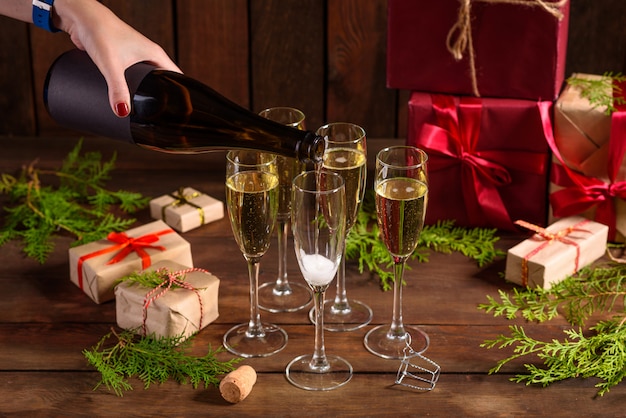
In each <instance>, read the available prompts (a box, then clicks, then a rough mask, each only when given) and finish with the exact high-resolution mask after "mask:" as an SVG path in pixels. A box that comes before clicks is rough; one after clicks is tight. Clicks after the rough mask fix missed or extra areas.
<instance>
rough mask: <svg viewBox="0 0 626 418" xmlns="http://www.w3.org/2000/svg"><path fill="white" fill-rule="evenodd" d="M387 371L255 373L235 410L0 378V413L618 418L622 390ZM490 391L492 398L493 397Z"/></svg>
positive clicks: (160, 391)
mask: <svg viewBox="0 0 626 418" xmlns="http://www.w3.org/2000/svg"><path fill="white" fill-rule="evenodd" d="M394 379H395V373H384V374H365V375H361V374H356V375H355V376H354V377H353V379H352V381H350V382H348V384H346V385H345V386H343V387H341V388H339V389H336V390H332V391H327V392H310V391H304V390H302V389H298V388H296V387H294V386H292V385H290V384H289V383H288V382H287V381H286V379H285V377H284V375H283V374H282V373H265V374H260V375H259V376H258V378H257V383H256V385H255V386H254V388H253V390H252V392H251V394H250V395H249V396H248V397H247V398H246V399H245V400H244V401H242V402H240V403H238V404H229V403H227V402H226V401H224V400H223V399H222V398H221V396H220V394H219V390H218V389H217V388H216V387H213V386H210V387H209V388H206V389H204V388H198V389H195V390H194V389H193V388H192V386H191V385H190V384H186V385H179V384H178V383H175V382H171V381H169V382H167V383H165V384H162V385H159V384H154V385H152V386H150V388H148V389H144V388H143V385H142V383H141V382H139V381H137V380H134V379H133V380H131V383H132V385H133V387H134V388H135V389H134V390H133V391H131V392H126V393H125V394H124V396H123V397H118V396H115V395H114V394H113V392H110V391H108V390H107V389H106V388H105V387H100V388H98V389H96V390H94V389H93V388H94V386H95V384H96V383H97V381H98V376H97V373H95V372H94V373H85V372H73V373H68V372H38V371H33V372H32V373H20V372H1V373H0V400H1V401H2V407H1V408H2V409H1V410H2V412H3V413H5V414H8V415H9V416H12V415H24V414H26V415H28V416H29V417H49V416H85V415H87V416H98V417H109V416H110V417H113V416H119V414H120V413H122V411H123V414H124V415H125V416H204V415H206V416H220V417H259V416H270V417H271V416H280V417H286V418H288V417H293V418H300V417H303V416H337V417H358V418H361V417H365V416H367V417H371V416H394V417H400V416H407V417H408V416H422V415H429V416H437V417H483V416H489V417H518V416H537V417H540V416H541V417H545V416H549V417H567V416H572V415H574V416H584V417H619V416H623V401H620V400H623V399H624V397H625V396H626V387H616V388H614V389H612V390H611V392H610V393H609V394H608V395H606V396H604V397H603V398H599V399H594V396H593V395H594V394H595V391H596V390H595V388H594V387H593V385H594V384H595V383H597V380H595V379H589V380H586V381H566V382H563V383H561V384H558V385H554V386H551V387H548V388H540V387H525V386H524V385H522V384H516V383H513V382H510V381H508V379H509V376H506V375H499V376H498V375H497V376H485V375H483V374H480V375H471V374H470V375H465V374H463V375H444V376H441V378H440V380H439V383H438V384H437V386H436V388H435V390H433V391H431V392H421V391H412V390H410V389H408V388H406V387H403V386H399V385H394V384H393V383H394ZM494 392H496V393H494Z"/></svg>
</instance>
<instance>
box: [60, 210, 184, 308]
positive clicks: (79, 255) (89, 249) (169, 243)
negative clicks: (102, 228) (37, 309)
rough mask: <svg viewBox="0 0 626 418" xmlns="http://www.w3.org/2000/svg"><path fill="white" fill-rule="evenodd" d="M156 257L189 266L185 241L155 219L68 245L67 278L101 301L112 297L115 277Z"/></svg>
mask: <svg viewBox="0 0 626 418" xmlns="http://www.w3.org/2000/svg"><path fill="white" fill-rule="evenodd" d="M160 260H176V261H178V262H180V263H181V264H183V265H187V266H193V259H192V256H191V246H190V244H189V242H187V241H186V240H185V239H183V238H182V237H181V236H180V235H179V234H177V233H176V231H174V230H173V229H172V228H170V227H169V226H168V225H167V224H165V222H163V221H155V222H151V223H149V224H145V225H142V226H139V227H137V228H133V229H129V230H128V231H126V232H121V233H111V234H109V236H108V237H107V238H106V239H102V240H98V241H94V242H90V243H88V244H84V245H80V246H77V247H74V248H70V250H69V263H70V279H71V280H72V282H73V283H74V284H76V285H77V286H78V287H79V288H80V289H81V290H82V291H83V292H85V294H87V296H89V297H90V298H91V299H92V300H93V301H94V302H96V303H103V302H107V301H109V300H112V299H114V298H115V294H114V289H113V288H114V286H115V281H116V280H118V279H120V278H122V277H124V276H126V275H128V274H130V273H132V272H136V271H140V270H142V269H145V268H147V267H149V266H150V265H151V264H152V263H156V262H158V261H160Z"/></svg>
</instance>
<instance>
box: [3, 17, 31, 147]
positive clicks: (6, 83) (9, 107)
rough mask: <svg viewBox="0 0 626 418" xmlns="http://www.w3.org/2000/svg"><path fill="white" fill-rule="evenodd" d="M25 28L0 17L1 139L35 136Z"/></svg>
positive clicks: (19, 23) (20, 24)
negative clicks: (16, 136) (15, 136)
mask: <svg viewBox="0 0 626 418" xmlns="http://www.w3.org/2000/svg"><path fill="white" fill-rule="evenodd" d="M27 26H28V25H27V24H26V23H22V22H18V21H16V20H13V19H10V18H8V17H4V16H0V91H2V94H0V132H1V133H2V134H4V135H34V134H35V133H36V129H35V109H34V103H33V94H34V93H33V89H32V72H31V65H30V53H29V42H28V28H27Z"/></svg>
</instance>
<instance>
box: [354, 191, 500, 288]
mask: <svg viewBox="0 0 626 418" xmlns="http://www.w3.org/2000/svg"><path fill="white" fill-rule="evenodd" d="M495 234H496V230H495V229H487V228H462V227H457V226H455V225H454V221H442V222H438V223H436V224H435V225H427V226H425V227H424V229H423V230H422V233H421V235H420V240H419V243H418V246H417V249H416V250H415V252H413V254H412V255H411V257H410V258H411V259H413V260H417V261H418V262H427V261H428V250H433V251H437V252H442V253H451V252H460V253H461V254H463V255H465V256H467V257H469V258H471V259H473V260H475V261H476V262H477V263H478V264H479V266H484V265H486V264H488V263H490V262H492V261H493V260H494V259H495V258H497V257H499V256H502V255H504V254H505V253H504V252H503V251H500V250H497V249H496V248H495V244H496V242H497V241H498V240H499V237H497V236H496V235H495ZM346 259H348V260H357V261H358V264H359V271H360V272H361V273H363V271H365V269H366V268H367V269H368V270H369V271H370V272H371V273H373V274H375V275H376V276H378V278H379V280H380V284H381V288H382V289H383V290H384V291H387V290H389V289H391V288H392V287H393V281H394V273H393V268H392V267H393V259H392V257H391V255H390V254H389V251H387V247H386V246H385V244H384V243H383V242H382V240H381V239H380V230H379V228H378V225H377V223H376V204H375V195H374V192H373V191H372V190H368V192H367V193H366V194H365V198H364V200H363V203H362V205H361V208H360V210H359V213H358V215H357V220H356V222H355V225H354V226H353V227H352V229H351V230H350V232H349V234H348V236H347V238H346ZM407 268H410V267H409V266H407Z"/></svg>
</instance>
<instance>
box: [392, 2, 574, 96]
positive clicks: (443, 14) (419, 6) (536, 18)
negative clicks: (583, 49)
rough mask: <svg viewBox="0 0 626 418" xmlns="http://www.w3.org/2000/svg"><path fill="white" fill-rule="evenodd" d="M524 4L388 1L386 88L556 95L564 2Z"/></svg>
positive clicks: (563, 52) (565, 22)
mask: <svg viewBox="0 0 626 418" xmlns="http://www.w3.org/2000/svg"><path fill="white" fill-rule="evenodd" d="M524 2H525V3H527V4H510V3H511V2H510V1H507V0H490V1H488V2H487V1H484V0H468V1H467V2H462V1H459V0H437V1H433V0H389V2H388V15H387V19H388V20H387V21H388V29H387V31H388V32H387V86H388V87H390V88H399V89H408V90H417V91H424V92H435V93H446V94H454V95H475V96H479V95H480V96H482V97H507V98H517V99H529V100H554V99H556V97H557V96H558V93H559V91H560V89H561V85H562V84H563V80H564V77H565V56H566V50H567V34H568V22H569V1H566V2H565V3H562V1H558V0H551V1H550V0H548V1H544V2H538V1H536V0H525V1H524ZM466 5H467V7H468V8H465V6H466ZM542 5H545V7H543V6H542ZM464 13H465V14H464ZM559 16H561V17H560V18H559ZM464 17H467V19H463V18H464ZM459 19H460V20H459ZM457 22H458V24H457ZM468 25H469V26H468ZM463 29H468V30H466V31H464V30H463ZM464 35H466V37H465V38H463V36H464ZM467 35H469V37H467ZM463 39H464V40H465V41H466V42H465V46H466V48H465V50H464V51H458V50H456V53H460V54H462V58H461V59H459V60H457V59H455V57H454V55H453V53H454V51H455V49H454V47H455V45H454V42H455V41H456V40H463ZM448 45H449V46H450V49H451V50H449V49H448ZM461 45H462V43H461ZM451 51H453V52H451ZM472 52H473V53H472ZM472 68H473V69H474V70H475V78H474V77H473V76H472ZM473 80H475V83H473Z"/></svg>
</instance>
